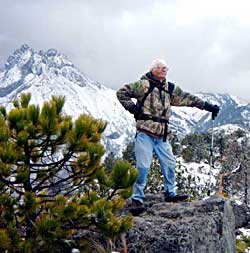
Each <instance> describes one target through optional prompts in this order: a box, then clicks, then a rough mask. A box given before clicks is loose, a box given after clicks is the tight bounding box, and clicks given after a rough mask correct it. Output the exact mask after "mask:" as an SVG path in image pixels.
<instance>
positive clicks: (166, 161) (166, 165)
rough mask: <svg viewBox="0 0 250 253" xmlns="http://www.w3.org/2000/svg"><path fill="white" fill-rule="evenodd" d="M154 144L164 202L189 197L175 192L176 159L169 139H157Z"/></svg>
mask: <svg viewBox="0 0 250 253" xmlns="http://www.w3.org/2000/svg"><path fill="white" fill-rule="evenodd" d="M156 143H157V144H156V145H155V146H154V150H155V153H156V155H157V157H158V159H159V161H160V164H161V169H162V173H163V176H164V189H165V201H166V202H175V201H181V200H185V199H187V198H188V197H189V195H187V194H176V192H175V188H174V181H175V175H174V173H175V167H176V161H175V158H174V155H173V152H172V149H171V146H170V144H169V141H168V140H167V141H166V142H163V141H162V138H161V139H158V140H157V141H156Z"/></svg>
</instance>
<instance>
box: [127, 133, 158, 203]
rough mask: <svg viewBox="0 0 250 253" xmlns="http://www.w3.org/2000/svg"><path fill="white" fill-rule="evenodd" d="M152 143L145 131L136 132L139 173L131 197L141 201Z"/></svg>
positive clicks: (149, 163) (150, 157)
mask: <svg viewBox="0 0 250 253" xmlns="http://www.w3.org/2000/svg"><path fill="white" fill-rule="evenodd" d="M152 152H153V143H152V139H151V137H150V136H148V135H147V134H145V133H140V132H139V133H137V136H136V139H135V157H136V168H137V169H138V171H139V175H138V177H137V180H136V182H135V184H134V187H133V191H134V193H133V195H132V199H133V200H137V201H140V203H143V200H144V197H145V195H144V188H145V186H146V183H147V176H148V172H149V168H150V165H151V162H152Z"/></svg>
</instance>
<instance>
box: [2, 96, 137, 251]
mask: <svg viewBox="0 0 250 253" xmlns="http://www.w3.org/2000/svg"><path fill="white" fill-rule="evenodd" d="M30 98H31V95H30V94H23V95H21V99H20V101H19V100H17V99H15V100H14V101H13V105H14V108H13V109H12V110H10V111H9V112H8V113H7V112H6V109H5V108H4V107H1V108H0V224H1V225H0V226H1V228H0V251H5V252H27V253H29V252H70V249H71V248H72V247H73V246H75V247H76V246H78V247H79V248H80V249H82V250H83V251H82V252H84V247H86V244H84V243H83V241H84V240H83V239H84V238H81V240H80V241H78V244H76V242H75V241H73V240H72V236H73V235H74V234H77V233H78V232H79V230H81V231H85V232H86V231H89V230H90V228H91V230H92V231H96V233H99V234H101V235H103V236H104V237H105V238H107V239H114V238H115V237H117V236H119V235H120V234H121V233H123V232H124V231H126V230H128V229H129V228H130V227H131V226H132V217H131V216H123V217H119V215H118V211H119V210H121V208H122V207H123V205H124V202H125V199H126V198H127V197H129V196H130V194H131V186H132V185H133V183H134V181H135V180H136V177H137V172H136V170H135V169H133V168H131V167H130V165H129V164H128V163H126V162H122V161H120V162H119V163H115V164H114V167H113V169H112V170H111V172H110V173H105V170H104V168H103V167H102V165H101V164H100V160H101V157H102V155H103V154H104V148H103V146H102V145H101V144H100V138H101V135H102V133H103V131H104V130H105V127H106V123H105V122H103V121H102V120H95V119H93V118H92V117H90V116H87V115H81V116H79V117H78V118H77V119H76V120H75V121H74V122H73V121H72V119H71V117H69V116H67V115H63V113H62V109H63V106H64V102H65V99H64V97H52V99H51V101H49V102H44V104H43V106H42V108H41V109H40V107H39V106H36V105H30V104H29V102H30ZM98 180H99V181H98ZM84 245H85V246H84Z"/></svg>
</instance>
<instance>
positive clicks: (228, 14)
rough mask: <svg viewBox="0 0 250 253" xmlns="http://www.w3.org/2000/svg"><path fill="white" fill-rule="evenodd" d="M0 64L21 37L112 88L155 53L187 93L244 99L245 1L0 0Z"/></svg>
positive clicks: (248, 84)
mask: <svg viewBox="0 0 250 253" xmlns="http://www.w3.org/2000/svg"><path fill="white" fill-rule="evenodd" d="M0 6H1V8H0V67H3V65H4V62H5V61H6V59H7V57H8V56H9V55H10V54H12V53H13V51H14V50H15V49H17V48H19V47H20V46H21V45H22V44H24V43H27V44H29V45H30V46H31V47H33V48H34V49H37V50H40V49H42V50H47V49H49V48H56V49H57V50H59V51H60V52H62V53H64V54H65V55H67V56H68V58H69V59H70V60H71V61H72V62H73V63H74V64H75V65H76V66H77V67H78V68H79V69H80V70H81V71H82V72H83V73H85V74H87V75H89V76H90V77H91V78H92V79H94V80H97V81H99V82H101V83H102V84H104V85H106V86H108V87H111V88H114V89H117V88H119V87H121V86H122V85H123V84H125V83H129V82H132V81H135V80H137V79H139V78H140V77H141V75H142V74H143V73H145V72H146V71H147V69H148V67H149V66H150V64H151V62H152V60H153V59H155V58H164V59H165V60H166V62H167V64H168V66H169V67H170V70H169V72H168V79H169V80H171V81H174V82H175V83H176V84H179V85H180V86H181V87H182V88H183V90H186V91H190V92H200V91H202V92H218V93H230V94H232V95H236V96H240V97H242V98H245V99H247V100H248V101H250V49H249V48H250V1H249V0H237V1H235V0H176V1H174V0H165V1H164V0H159V1H156V0H155V1H153V0H136V1H135V0H124V1H119V0H110V1H109V0H106V1H104V0H99V1H97V0H57V1H53V0H22V1H21V0H11V1H7V0H0Z"/></svg>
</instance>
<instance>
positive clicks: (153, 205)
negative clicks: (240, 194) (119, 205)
mask: <svg viewBox="0 0 250 253" xmlns="http://www.w3.org/2000/svg"><path fill="white" fill-rule="evenodd" d="M145 205H146V211H145V212H144V213H142V214H141V215H140V216H138V217H135V218H134V226H133V228H132V229H131V230H130V231H128V233H127V236H126V238H127V244H128V245H127V246H128V252H129V253H140V252H143V253H164V252H168V253H201V252H202V253H234V252H236V249H235V218H234V213H233V208H232V206H231V203H230V201H229V200H226V199H224V198H220V197H218V196H212V197H210V198H208V199H206V200H202V201H193V202H180V203H165V202H164V201H163V196H161V195H155V196H154V195H148V196H147V199H146V202H145Z"/></svg>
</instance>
